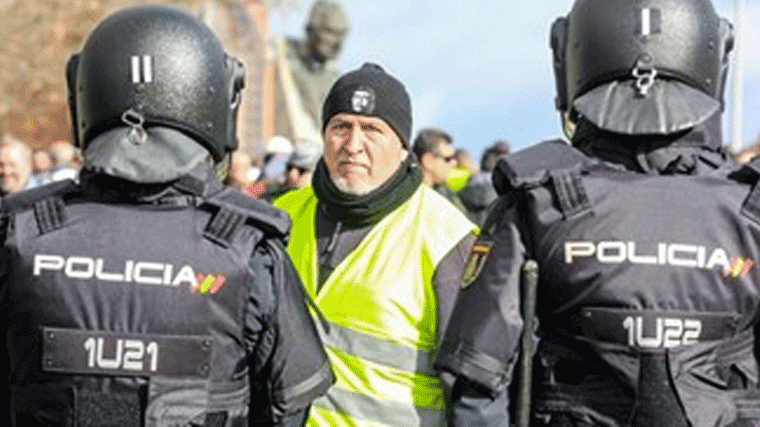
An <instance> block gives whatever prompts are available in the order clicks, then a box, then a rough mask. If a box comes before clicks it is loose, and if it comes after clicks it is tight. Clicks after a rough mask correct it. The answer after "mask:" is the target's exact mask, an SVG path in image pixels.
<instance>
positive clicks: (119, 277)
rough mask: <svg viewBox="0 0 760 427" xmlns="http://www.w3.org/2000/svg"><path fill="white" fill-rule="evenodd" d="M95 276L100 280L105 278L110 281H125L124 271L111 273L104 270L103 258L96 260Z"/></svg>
mask: <svg viewBox="0 0 760 427" xmlns="http://www.w3.org/2000/svg"><path fill="white" fill-rule="evenodd" d="M95 277H96V278H98V279H99V280H105V281H108V282H123V281H124V274H123V273H109V272H105V271H103V258H98V259H96V260H95Z"/></svg>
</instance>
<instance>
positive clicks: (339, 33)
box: [306, 0, 348, 62]
mask: <svg viewBox="0 0 760 427" xmlns="http://www.w3.org/2000/svg"><path fill="white" fill-rule="evenodd" d="M347 32H348V17H347V16H346V13H345V11H344V10H343V7H342V6H341V5H340V3H338V2H334V1H330V0H317V1H316V2H315V3H314V5H313V6H312V8H311V13H310V14H309V22H308V23H307V24H306V36H307V43H308V47H309V55H310V56H311V57H312V58H313V59H314V60H316V61H319V62H325V61H327V60H330V59H334V58H335V57H336V56H338V53H339V52H340V49H341V46H342V45H343V39H344V38H345V37H346V33H347Z"/></svg>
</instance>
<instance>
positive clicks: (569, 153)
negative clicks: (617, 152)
mask: <svg viewBox="0 0 760 427" xmlns="http://www.w3.org/2000/svg"><path fill="white" fill-rule="evenodd" d="M594 163H597V161H595V160H593V159H591V158H590V157H588V156H586V155H585V154H583V153H582V152H581V151H579V150H578V149H576V148H575V147H573V146H571V145H569V144H568V143H566V142H565V141H563V140H561V139H554V140H549V141H544V142H540V143H538V144H536V145H533V146H530V147H528V148H525V149H523V150H520V151H518V152H515V153H513V154H510V155H508V156H505V157H504V158H502V159H501V160H499V163H498V164H497V165H496V169H495V170H494V173H493V182H494V186H495V187H496V191H497V192H498V193H499V194H505V193H508V192H509V191H511V190H513V189H516V188H530V187H533V186H538V185H542V184H544V183H545V182H547V181H548V180H549V178H550V175H551V172H552V171H555V170H578V171H580V170H582V169H584V168H585V167H587V166H590V165H592V164H594Z"/></svg>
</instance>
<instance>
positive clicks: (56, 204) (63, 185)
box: [1, 179, 77, 234]
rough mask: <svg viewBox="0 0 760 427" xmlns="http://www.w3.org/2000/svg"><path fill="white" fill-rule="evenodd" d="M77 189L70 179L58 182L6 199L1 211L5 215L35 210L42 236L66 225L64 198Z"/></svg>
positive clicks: (9, 196) (12, 195) (35, 217)
mask: <svg viewBox="0 0 760 427" xmlns="http://www.w3.org/2000/svg"><path fill="white" fill-rule="evenodd" d="M76 188H77V184H76V183H75V182H74V181H72V180H70V179H67V180H63V181H56V182H53V183H50V184H48V185H43V186H41V187H36V188H33V189H30V190H26V191H23V192H20V193H14V194H10V195H8V196H6V197H4V198H3V199H2V208H1V209H2V212H3V214H5V215H8V214H12V213H14V212H19V211H23V210H26V209H32V210H34V219H35V220H36V221H37V228H38V229H39V232H40V234H46V233H49V232H51V231H55V230H59V229H61V228H63V226H64V225H66V205H65V203H64V196H65V195H66V194H67V193H70V192H72V191H74V190H75V189H76Z"/></svg>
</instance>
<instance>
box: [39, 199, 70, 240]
mask: <svg viewBox="0 0 760 427" xmlns="http://www.w3.org/2000/svg"><path fill="white" fill-rule="evenodd" d="M34 218H35V220H37V228H38V229H39V231H40V234H46V233H49V232H51V231H55V230H58V229H60V228H61V227H63V225H64V224H65V223H66V206H65V205H64V204H63V199H61V198H60V197H48V198H45V199H42V200H38V201H36V202H34Z"/></svg>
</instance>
